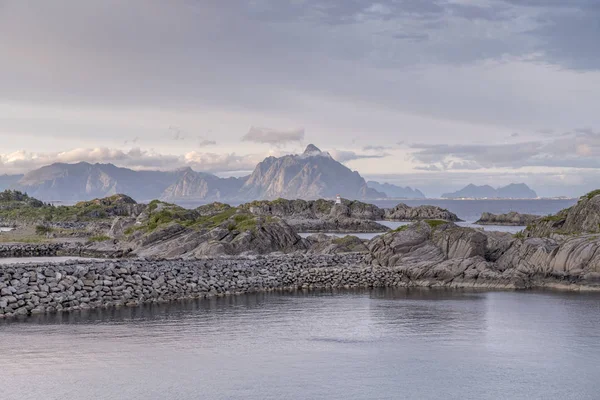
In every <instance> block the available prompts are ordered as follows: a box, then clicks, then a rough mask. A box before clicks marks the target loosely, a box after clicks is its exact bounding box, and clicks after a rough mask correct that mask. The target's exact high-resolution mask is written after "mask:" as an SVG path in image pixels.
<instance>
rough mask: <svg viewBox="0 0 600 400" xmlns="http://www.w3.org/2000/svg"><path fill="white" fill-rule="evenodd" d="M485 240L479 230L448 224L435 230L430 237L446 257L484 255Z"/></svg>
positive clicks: (484, 236)
mask: <svg viewBox="0 0 600 400" xmlns="http://www.w3.org/2000/svg"><path fill="white" fill-rule="evenodd" d="M487 240H488V238H487V236H486V235H485V234H483V233H482V232H480V231H477V230H474V229H470V228H461V227H457V226H449V225H447V226H444V227H442V228H440V229H438V230H436V231H435V233H434V234H433V237H432V241H433V243H435V245H436V246H438V247H439V248H440V249H442V251H443V252H444V255H445V256H446V257H447V258H471V257H477V256H479V257H485V254H486V246H487Z"/></svg>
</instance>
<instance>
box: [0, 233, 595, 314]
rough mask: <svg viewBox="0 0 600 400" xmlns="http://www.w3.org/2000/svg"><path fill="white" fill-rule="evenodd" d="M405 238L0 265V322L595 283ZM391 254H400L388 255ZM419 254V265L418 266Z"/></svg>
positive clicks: (473, 250) (471, 238)
mask: <svg viewBox="0 0 600 400" xmlns="http://www.w3.org/2000/svg"><path fill="white" fill-rule="evenodd" d="M419 230H421V232H420V233H419V232H418V231H419ZM405 232H409V233H408V234H405V235H403V237H404V240H398V238H397V237H390V238H387V239H382V240H379V241H376V242H374V243H372V244H371V245H370V248H371V250H372V252H371V253H370V254H356V253H354V254H353V253H349V254H336V255H319V254H307V253H305V254H300V253H295V254H290V255H269V256H258V257H225V258H223V257H220V258H207V259H202V260H162V261H146V260H116V261H104V262H94V261H84V262H68V263H60V264H51V263H43V264H26V265H4V266H0V318H8V317H15V316H25V315H31V314H42V313H52V312H56V311H74V310H87V309H92V308H103V307H114V306H136V305H140V304H143V303H153V302H167V301H172V300H181V299H196V298H205V297H210V296H221V295H234V294H243V293H252V292H257V291H272V290H298V289H306V290H310V289H330V288H358V287H361V288H372V287H454V288H458V287H470V288H497V289H498V288H499V289H527V288H536V287H550V288H563V289H578V290H581V289H590V290H600V274H592V275H590V274H589V273H588V274H585V273H584V271H581V270H579V271H578V272H576V273H573V274H568V273H565V272H564V271H559V270H555V271H552V268H551V267H549V268H548V270H546V271H536V270H535V269H533V268H531V269H529V270H526V269H524V268H521V270H517V269H516V268H514V267H506V269H504V267H503V266H502V265H501V263H500V264H498V263H497V264H494V263H493V262H491V261H488V260H486V258H485V254H486V246H487V245H486V244H485V243H484V242H485V238H484V237H479V236H478V234H474V235H472V234H471V235H466V236H464V235H461V238H459V239H456V240H455V239H453V238H452V237H451V236H452V235H451V236H448V235H446V234H444V233H441V234H440V235H439V236H438V237H436V238H435V239H434V241H435V242H437V243H439V244H441V245H442V246H445V247H443V248H445V249H447V252H448V253H447V254H446V255H444V251H446V250H442V249H440V248H438V247H437V246H436V247H431V246H434V244H433V242H431V243H430V242H429V236H426V235H423V234H426V233H427V232H426V228H425V227H424V226H421V225H419V226H418V227H417V228H416V229H415V230H413V231H412V232H410V231H405ZM465 233H466V232H465ZM419 235H421V237H422V238H423V240H422V241H420V239H419ZM394 246H400V247H399V248H395V249H394ZM530 246H531V245H530ZM402 249H405V250H407V251H406V253H404V254H403V253H402ZM390 250H391V251H392V253H390ZM488 250H491V249H488ZM423 253H429V256H428V257H422V255H423ZM525 253H526V251H525ZM419 254H420V255H419ZM514 255H516V254H514ZM434 259H435V260H434ZM399 261H402V262H399ZM572 272H575V271H572Z"/></svg>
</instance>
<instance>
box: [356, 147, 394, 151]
mask: <svg viewBox="0 0 600 400" xmlns="http://www.w3.org/2000/svg"><path fill="white" fill-rule="evenodd" d="M362 149H363V151H385V150H392V149H393V147H391V146H365V147H363V148H362Z"/></svg>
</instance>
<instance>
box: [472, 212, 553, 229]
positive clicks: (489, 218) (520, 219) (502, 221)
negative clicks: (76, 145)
mask: <svg viewBox="0 0 600 400" xmlns="http://www.w3.org/2000/svg"><path fill="white" fill-rule="evenodd" d="M540 218H542V217H541V216H539V215H533V214H520V213H518V212H514V211H512V212H509V213H507V214H491V213H488V212H484V213H483V214H481V218H479V220H478V221H477V222H475V224H477V225H506V226H526V225H529V224H532V223H534V222H536V221H537V220H539V219H540Z"/></svg>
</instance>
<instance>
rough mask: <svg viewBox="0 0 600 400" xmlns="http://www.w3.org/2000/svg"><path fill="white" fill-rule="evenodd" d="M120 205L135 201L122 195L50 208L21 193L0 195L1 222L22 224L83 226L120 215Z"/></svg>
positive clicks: (6, 192) (50, 206)
mask: <svg viewBox="0 0 600 400" xmlns="http://www.w3.org/2000/svg"><path fill="white" fill-rule="evenodd" d="M123 204H135V201H134V200H133V199H131V198H130V197H127V196H124V195H115V196H111V197H107V198H106V199H96V200H91V201H83V202H80V203H77V204H75V205H74V206H53V205H51V204H44V203H43V202H41V201H39V200H37V199H34V198H31V197H29V196H27V195H26V194H23V193H20V192H12V191H5V192H3V193H1V194H0V218H2V219H4V220H9V221H19V222H25V223H36V222H37V223H41V222H76V221H84V222H85V221H93V220H98V219H105V218H108V217H109V216H110V215H116V214H118V215H121V214H120V213H121V212H123V211H122V210H124V208H123V207H122V205H123ZM119 210H121V211H119Z"/></svg>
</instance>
